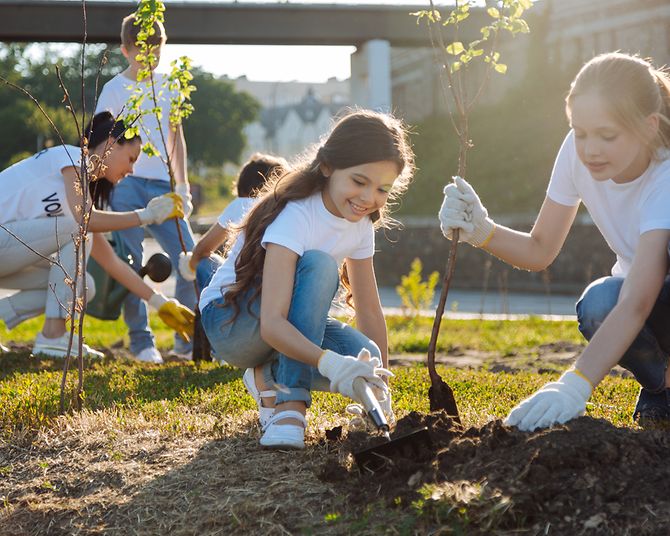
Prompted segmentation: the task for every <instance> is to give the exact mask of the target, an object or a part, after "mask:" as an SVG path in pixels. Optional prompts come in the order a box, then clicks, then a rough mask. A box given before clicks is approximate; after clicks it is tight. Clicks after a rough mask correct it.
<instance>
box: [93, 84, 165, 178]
mask: <svg viewBox="0 0 670 536" xmlns="http://www.w3.org/2000/svg"><path fill="white" fill-rule="evenodd" d="M165 77H166V75H165V74H162V73H157V72H154V73H153V78H154V86H155V88H156V95H157V103H158V106H159V107H160V109H161V110H162V114H161V127H162V129H163V135H164V136H165V143H167V140H168V131H169V129H170V96H171V94H170V92H169V91H168V90H167V88H166V89H164V90H163V93H162V94H161V95H158V93H159V92H160V90H161V85H162V84H163V81H164V80H165ZM137 85H138V84H137V82H136V81H134V80H131V79H130V78H126V77H125V76H124V75H123V74H117V75H116V76H115V77H114V78H112V79H111V80H110V81H109V82H107V83H106V84H105V85H104V86H103V87H102V92H101V93H100V97H99V98H98V105H97V106H96V108H95V113H99V112H104V111H105V110H106V111H109V112H111V113H112V114H113V115H114V117H119V118H120V119H121V118H123V117H125V115H126V114H127V113H128V110H127V103H128V99H129V98H130V96H131V95H132V93H133V92H134V90H135V87H136V86H137ZM140 87H142V89H143V91H145V92H146V93H147V95H146V97H145V98H144V101H142V106H141V109H142V110H143V111H145V112H147V111H149V110H151V109H153V107H154V105H153V102H154V101H153V98H152V94H151V82H150V81H149V79H146V80H144V81H142V82H141V83H140ZM173 96H174V95H173ZM119 114H120V116H119ZM139 123H140V136H142V143H146V142H147V141H150V142H151V143H152V144H153V145H154V147H156V149H158V151H159V152H160V153H161V154H162V155H163V158H165V147H164V145H163V140H162V138H161V135H160V130H159V128H158V121H157V120H156V116H155V114H153V113H146V114H144V115H142V117H141V119H140V120H139ZM132 175H134V176H136V177H142V178H144V179H156V180H163V181H169V180H170V174H169V173H168V170H167V167H166V166H165V164H164V163H163V161H162V160H161V158H160V157H158V156H147V155H146V154H144V152H142V153H140V157H139V158H138V159H137V162H135V165H134V167H133V173H132Z"/></svg>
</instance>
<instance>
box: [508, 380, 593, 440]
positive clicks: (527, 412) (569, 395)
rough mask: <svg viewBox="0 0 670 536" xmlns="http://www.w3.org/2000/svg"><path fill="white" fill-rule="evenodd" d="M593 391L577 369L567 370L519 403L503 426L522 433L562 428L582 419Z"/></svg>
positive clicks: (589, 383)
mask: <svg viewBox="0 0 670 536" xmlns="http://www.w3.org/2000/svg"><path fill="white" fill-rule="evenodd" d="M592 392H593V387H592V385H591V382H590V381H589V380H587V379H586V376H584V375H583V374H582V373H581V372H579V371H578V370H577V369H571V370H568V371H567V372H566V373H565V374H563V376H561V377H560V378H559V379H558V381H555V382H550V383H548V384H546V385H545V386H543V387H542V388H541V389H540V390H539V391H537V392H536V393H535V394H533V395H531V396H530V397H528V398H526V399H525V400H523V401H522V402H521V403H519V404H518V405H517V406H516V407H515V408H514V409H513V410H512V411H511V412H510V414H509V415H508V416H507V419H505V424H507V425H509V426H516V427H518V428H519V430H522V431H524V432H532V431H533V430H535V429H537V428H548V427H549V426H552V425H553V424H563V423H564V422H567V421H569V420H571V419H574V418H575V417H579V416H580V415H584V412H585V411H586V401H587V400H588V399H589V397H590V396H591V393H592Z"/></svg>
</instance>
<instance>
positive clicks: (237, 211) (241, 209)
mask: <svg viewBox="0 0 670 536" xmlns="http://www.w3.org/2000/svg"><path fill="white" fill-rule="evenodd" d="M256 201H258V198H257V197H237V198H235V199H233V200H232V201H231V202H230V204H229V205H228V206H227V207H226V208H225V209H224V210H223V212H222V213H221V215H220V216H219V218H218V219H217V220H216V221H217V223H218V224H219V225H220V226H221V227H223V228H224V229H225V228H227V227H228V226H229V225H230V224H231V223H240V222H241V221H242V218H244V216H246V214H247V212H249V209H250V208H251V207H253V206H254V203H256Z"/></svg>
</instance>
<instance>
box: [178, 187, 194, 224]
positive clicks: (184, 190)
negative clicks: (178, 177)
mask: <svg viewBox="0 0 670 536" xmlns="http://www.w3.org/2000/svg"><path fill="white" fill-rule="evenodd" d="M174 193H176V194H177V195H178V196H179V197H181V202H182V205H183V207H184V217H185V218H188V217H189V216H190V215H191V213H192V212H193V196H192V195H191V187H190V186H189V185H188V184H186V183H180V184H177V185H175V187H174Z"/></svg>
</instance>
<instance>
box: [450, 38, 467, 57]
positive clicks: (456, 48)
mask: <svg viewBox="0 0 670 536" xmlns="http://www.w3.org/2000/svg"><path fill="white" fill-rule="evenodd" d="M464 50H465V47H464V46H463V43H461V42H460V41H454V42H453V43H451V44H450V45H447V52H448V53H449V54H452V55H454V56H456V55H458V54H460V53H461V52H463V51H464Z"/></svg>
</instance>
